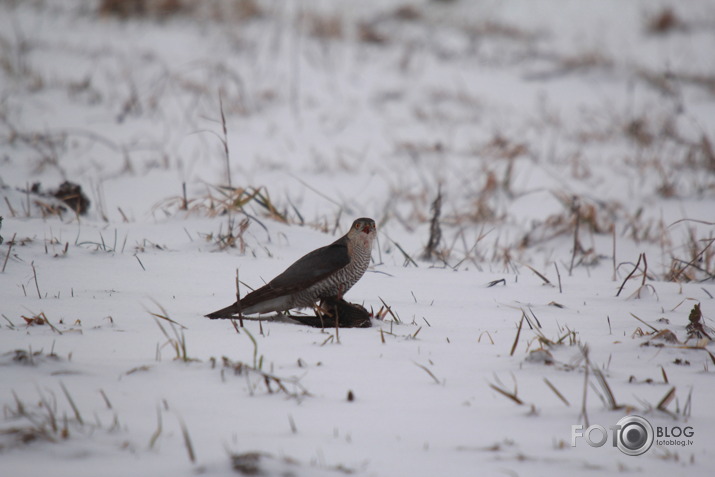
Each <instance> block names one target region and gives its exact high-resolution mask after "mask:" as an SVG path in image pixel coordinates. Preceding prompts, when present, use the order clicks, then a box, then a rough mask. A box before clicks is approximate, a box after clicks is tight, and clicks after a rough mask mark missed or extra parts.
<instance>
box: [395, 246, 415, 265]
mask: <svg viewBox="0 0 715 477" xmlns="http://www.w3.org/2000/svg"><path fill="white" fill-rule="evenodd" d="M392 243H393V244H394V245H395V247H397V250H399V251H400V253H402V256H403V257H405V263H404V265H403V266H405V267H406V266H407V265H409V264H410V263H411V264H412V265H414V266H415V267H416V268H419V265H417V262H415V261H414V260H413V259H412V257H410V255H409V254H408V253H407V252H405V250H404V249H403V248H402V247H401V246H400V244H399V243H397V242H395V241H394V240H392Z"/></svg>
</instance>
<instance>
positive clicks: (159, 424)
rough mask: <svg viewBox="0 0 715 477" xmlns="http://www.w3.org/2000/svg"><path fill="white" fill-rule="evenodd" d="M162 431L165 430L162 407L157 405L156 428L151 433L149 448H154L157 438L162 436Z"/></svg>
mask: <svg viewBox="0 0 715 477" xmlns="http://www.w3.org/2000/svg"><path fill="white" fill-rule="evenodd" d="M162 432H163V425H162V419H161V407H159V406H157V407H156V430H155V431H154V433H153V434H152V435H151V439H149V449H153V448H154V445H155V444H156V441H157V439H159V436H161V433H162Z"/></svg>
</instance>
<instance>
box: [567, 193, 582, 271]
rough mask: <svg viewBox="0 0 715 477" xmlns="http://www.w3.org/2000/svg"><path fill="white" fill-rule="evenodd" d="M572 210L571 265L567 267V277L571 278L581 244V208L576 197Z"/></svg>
mask: <svg viewBox="0 0 715 477" xmlns="http://www.w3.org/2000/svg"><path fill="white" fill-rule="evenodd" d="M572 208H573V212H574V215H575V216H576V223H575V225H574V231H573V251H572V252H571V265H570V266H569V276H571V274H572V273H573V265H574V262H575V261H576V253H577V252H578V250H580V249H581V243H580V242H579V240H578V229H579V226H580V225H581V207H580V206H579V203H578V198H577V197H574V202H573V207H572Z"/></svg>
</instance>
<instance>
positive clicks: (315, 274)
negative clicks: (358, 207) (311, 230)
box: [268, 241, 350, 291]
mask: <svg viewBox="0 0 715 477" xmlns="http://www.w3.org/2000/svg"><path fill="white" fill-rule="evenodd" d="M348 263H350V256H349V255H348V247H347V244H345V243H344V242H342V241H337V242H334V243H332V244H330V245H328V246H325V247H322V248H319V249H317V250H313V251H312V252H310V253H309V254H307V255H305V256H303V257H301V258H299V259H298V260H297V261H296V262H295V263H294V264H293V265H291V266H290V267H288V268H287V269H286V271H285V272H283V273H281V274H280V275H278V276H277V277H276V278H274V279H273V280H271V281H270V282H269V283H268V284H269V285H270V286H271V287H273V288H278V289H290V290H291V291H297V290H303V289H305V288H308V287H309V286H311V285H313V284H315V283H317V282H319V281H320V280H322V279H324V278H326V277H328V276H330V275H331V274H333V273H335V272H337V271H338V270H340V269H341V268H343V267H344V266H346V265H347V264H348Z"/></svg>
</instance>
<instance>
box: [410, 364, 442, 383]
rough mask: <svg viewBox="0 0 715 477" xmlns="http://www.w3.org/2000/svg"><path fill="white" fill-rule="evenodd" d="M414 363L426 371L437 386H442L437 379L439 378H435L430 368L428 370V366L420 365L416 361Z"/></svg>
mask: <svg viewBox="0 0 715 477" xmlns="http://www.w3.org/2000/svg"><path fill="white" fill-rule="evenodd" d="M413 363H414V364H415V366H417V367H418V368H420V369H422V370H424V372H425V373H427V374H429V376H430V378H432V379H433V380H434V382H435V383H437V384H442V383H440V382H439V379H437V376H435V375H434V373H433V372H432V371H430V370H429V368H427V366H424V365H422V364H420V363H417V362H415V361H413Z"/></svg>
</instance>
